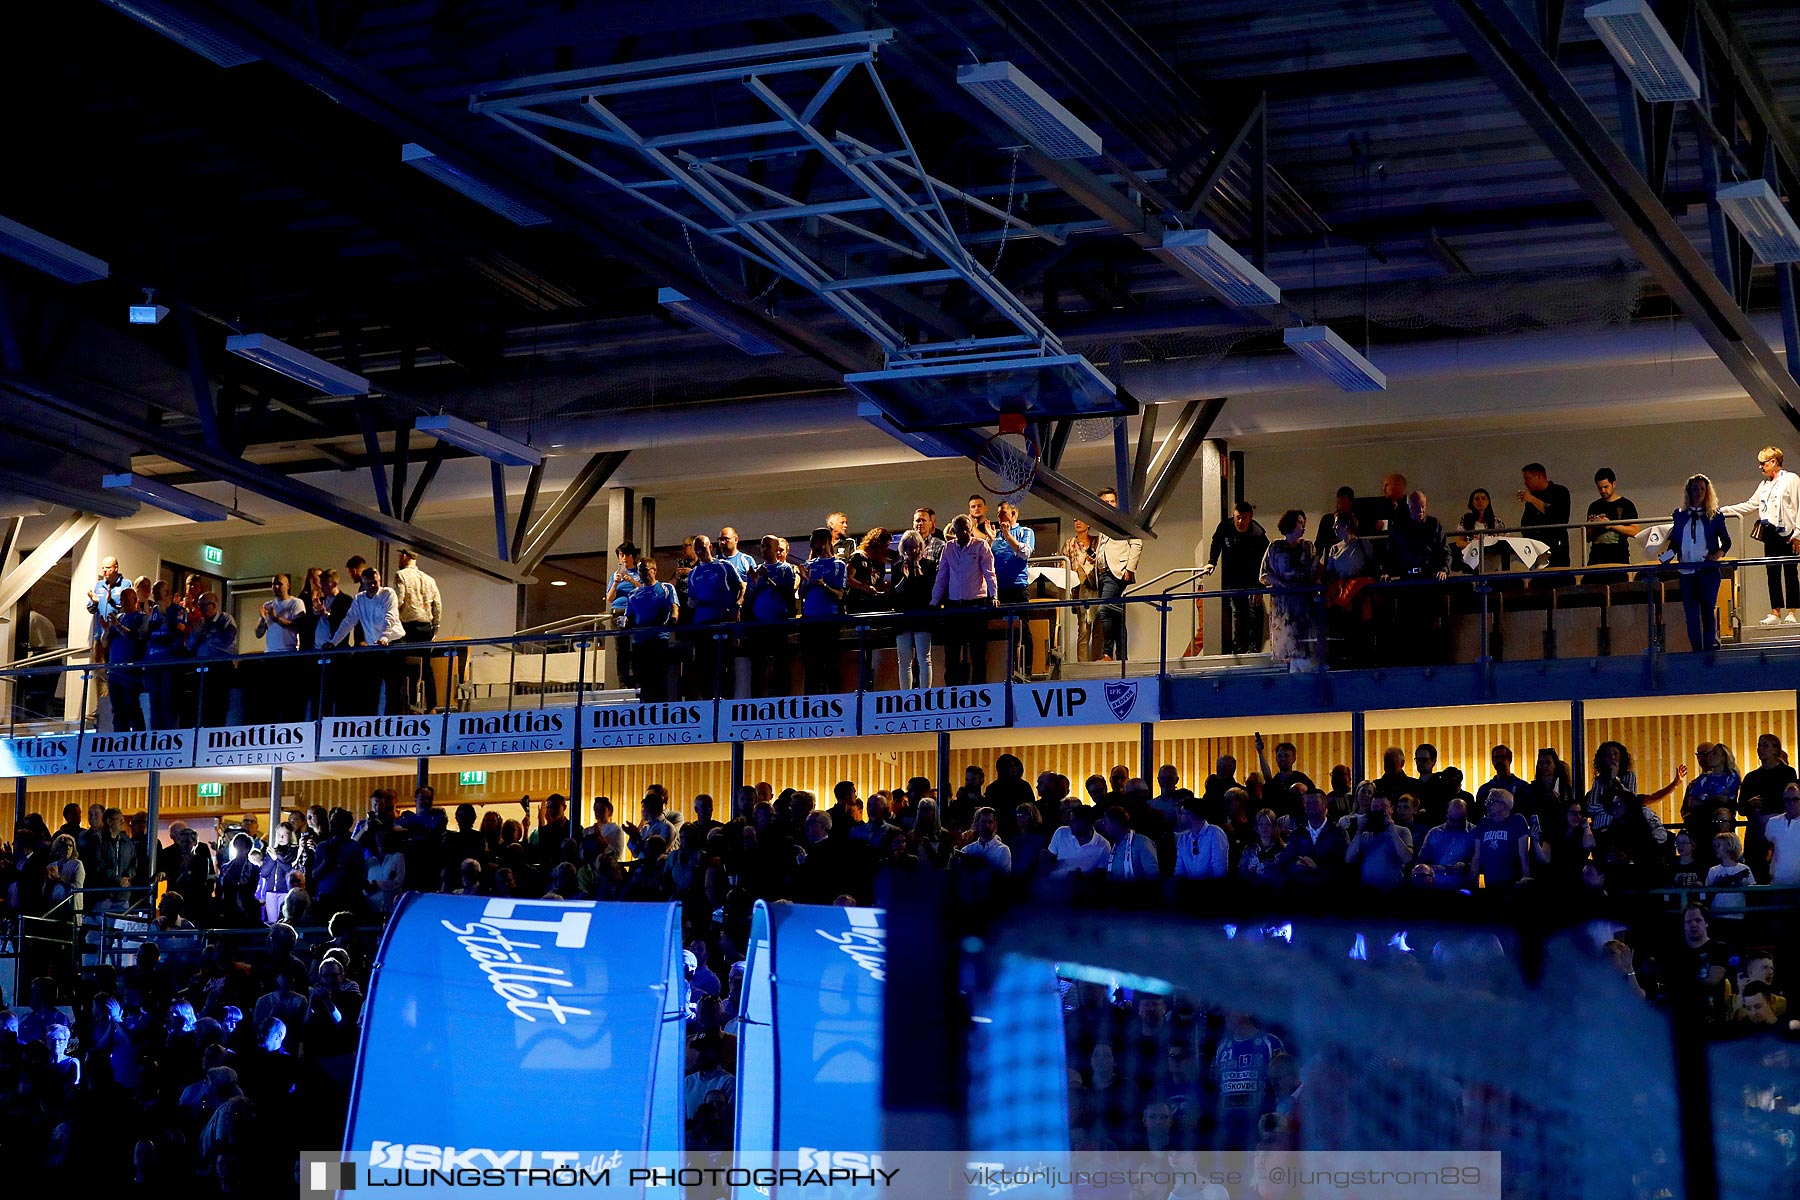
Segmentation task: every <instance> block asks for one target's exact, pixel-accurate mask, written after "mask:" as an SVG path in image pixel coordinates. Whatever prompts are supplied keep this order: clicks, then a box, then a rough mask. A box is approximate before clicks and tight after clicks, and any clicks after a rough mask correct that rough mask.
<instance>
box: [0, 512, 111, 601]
mask: <svg viewBox="0 0 1800 1200" xmlns="http://www.w3.org/2000/svg"><path fill="white" fill-rule="evenodd" d="M98 524H100V518H98V517H96V516H94V515H92V514H91V513H79V512H78V513H76V514H75V515H74V516H72V517H70V518H69V519H68V520H66V521H64V522H63V523H62V524H61V525H59V526H57V528H56V532H54V533H52V534H51V535H50V536H49V537H47V538H45V539H44V540H43V541H41V542H39V543H38V544H37V549H35V550H33V551H32V552H31V553H30V554H29V555H27V556H26V558H25V561H24V562H22V563H20V564H19V565H18V566H16V567H14V568H13V569H12V570H10V571H8V572H6V573H5V575H4V576H0V612H8V611H10V610H11V609H12V606H13V605H15V604H17V603H18V602H19V601H20V600H23V599H24V598H25V593H26V592H29V591H30V590H31V589H32V586H33V585H34V584H36V583H37V581H38V580H40V579H42V578H43V577H44V576H45V575H47V574H49V572H50V568H52V567H54V566H55V565H56V564H57V563H59V562H61V561H62V557H63V555H65V554H67V553H68V552H69V551H70V550H73V549H74V548H75V544H76V543H77V542H79V541H80V540H81V539H82V538H84V537H86V536H87V535H88V534H90V533H92V532H93V531H94V527H95V526H96V525H98Z"/></svg>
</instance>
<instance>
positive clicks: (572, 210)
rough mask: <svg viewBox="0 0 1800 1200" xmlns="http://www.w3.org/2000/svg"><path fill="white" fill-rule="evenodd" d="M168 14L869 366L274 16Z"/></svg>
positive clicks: (679, 276)
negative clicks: (609, 218)
mask: <svg viewBox="0 0 1800 1200" xmlns="http://www.w3.org/2000/svg"><path fill="white" fill-rule="evenodd" d="M164 3H165V4H166V5H167V6H168V7H169V8H171V9H174V10H176V11H177V12H180V13H182V14H184V15H186V16H188V17H191V18H193V19H194V20H196V21H198V22H200V23H201V24H203V25H204V26H206V27H208V28H210V29H212V30H214V31H216V32H218V33H219V34H221V35H222V36H225V37H227V38H229V39H230V40H231V41H233V42H234V43H236V44H237V45H239V46H242V47H243V48H244V49H245V50H246V51H247V52H249V53H252V54H255V55H256V56H257V57H258V58H260V59H262V60H263V61H264V62H266V63H269V64H270V65H272V66H274V67H275V68H277V69H278V70H281V71H284V72H286V73H287V74H288V75H290V76H292V77H293V78H295V79H297V80H299V81H301V82H302V83H305V84H307V85H308V86H310V87H313V88H316V89H317V90H318V91H320V92H323V93H324V94H325V95H326V96H329V97H330V98H331V99H332V100H333V101H334V102H335V103H337V104H340V105H343V106H344V107H346V108H348V109H350V110H351V111H353V112H356V113H359V114H361V115H362V116H364V117H366V118H368V119H369V120H371V121H373V122H374V123H375V124H377V125H379V126H381V127H382V128H384V129H386V130H388V131H389V132H391V133H393V134H394V136H395V137H396V139H397V140H398V141H401V142H417V143H419V144H421V145H424V146H427V147H429V148H430V149H431V151H432V152H433V153H434V154H436V155H437V156H438V157H439V158H441V159H443V160H445V161H446V162H450V163H453V164H454V165H456V166H457V167H459V168H460V169H463V170H466V171H468V172H470V173H471V174H473V175H475V176H476V177H478V178H482V179H489V180H495V181H499V180H504V181H505V186H506V188H507V190H508V192H509V193H511V194H512V195H514V196H515V197H516V198H517V199H518V200H520V201H523V202H524V203H526V204H529V205H530V206H531V207H532V208H535V209H537V210H538V211H540V212H542V213H545V214H547V215H549V216H550V217H551V219H552V220H553V221H555V222H557V223H558V224H560V225H562V226H564V227H566V228H570V229H573V230H575V231H576V232H577V233H579V234H580V235H581V236H583V237H585V238H587V239H588V240H589V241H591V242H593V243H594V244H596V245H598V246H599V247H601V248H602V249H603V250H605V251H606V252H607V253H608V254H610V255H612V256H613V257H615V258H618V259H621V260H623V261H625V262H627V263H630V264H632V265H633V266H635V267H637V268H638V269H640V270H642V271H644V272H645V273H647V274H649V275H652V276H654V277H656V278H658V279H661V280H662V281H663V282H665V283H666V284H668V285H669V286H672V287H675V288H678V289H680V290H681V291H683V292H685V293H687V294H688V295H704V294H708V293H710V294H713V295H716V296H718V297H719V299H720V300H721V301H722V302H723V303H725V304H726V305H729V306H730V307H731V309H732V311H733V313H734V315H735V316H736V317H737V319H739V320H741V321H742V322H743V323H744V324H745V325H746V326H748V327H750V328H752V329H754V330H756V331H757V332H758V334H759V335H761V336H764V337H767V338H768V339H770V340H771V341H774V342H777V343H779V344H781V345H783V346H788V347H791V348H793V349H794V350H797V351H799V352H800V353H803V354H810V355H812V356H813V357H815V358H817V359H819V360H820V361H821V362H827V363H830V364H832V365H833V366H834V367H836V368H837V369H838V370H840V371H860V370H864V369H866V368H867V367H868V365H869V364H868V358H867V356H866V355H865V354H863V353H861V352H859V351H858V350H856V349H855V348H852V347H849V346H845V345H843V344H842V343H840V342H838V341H836V340H835V339H833V338H830V337H827V336H823V335H821V334H818V333H817V332H815V331H814V330H812V329H810V328H808V327H806V326H804V325H801V324H797V323H794V322H791V321H786V320H781V319H779V318H776V317H773V316H771V315H770V314H769V313H768V312H767V310H766V309H764V308H762V307H760V306H758V305H756V304H753V303H752V302H751V298H750V297H749V296H748V295H747V294H746V293H745V292H744V291H743V290H742V289H741V288H739V287H738V286H737V285H736V284H735V283H734V282H732V281H731V280H729V279H722V278H715V277H713V276H711V275H708V274H706V273H705V272H703V271H701V270H700V269H699V268H698V267H697V266H696V264H695V263H694V261H693V258H692V256H691V255H689V254H688V253H687V252H686V250H685V249H683V248H682V247H681V246H680V245H679V244H678V243H675V242H670V241H668V240H667V239H665V238H663V237H661V236H659V235H658V234H657V233H655V232H654V231H652V230H650V229H647V228H644V227H643V226H642V225H637V224H632V225H629V226H626V227H620V226H619V225H618V224H616V223H613V222H609V221H607V220H606V219H605V218H604V217H603V216H600V215H597V214H596V213H595V212H594V211H593V210H592V209H591V208H590V207H589V206H587V205H586V204H585V203H584V202H583V201H582V199H581V197H580V195H579V193H578V192H577V191H576V190H575V189H573V188H571V187H570V186H569V185H568V183H567V182H566V181H565V180H563V179H562V178H560V177H559V176H558V175H557V174H556V172H555V171H554V169H552V168H550V167H549V166H548V165H545V166H544V167H538V166H536V165H535V164H532V163H528V162H521V161H519V160H518V159H517V158H516V157H513V156H510V155H506V154H502V153H499V152H498V151H497V150H496V149H495V148H494V147H493V146H491V145H488V144H486V142H485V139H483V138H482V137H481V136H480V135H481V132H482V127H481V124H480V123H479V122H477V121H474V120H473V119H471V118H469V117H468V116H467V115H466V114H459V113H457V112H456V111H455V110H453V109H449V108H446V107H444V106H441V105H439V104H436V103H435V102H432V101H428V100H424V99H421V98H420V97H418V96H415V95H413V94H411V93H410V92H408V91H406V90H405V89H404V88H402V87H400V86H399V85H397V84H395V83H394V82H393V81H392V80H390V79H388V78H387V77H385V76H384V75H382V74H380V73H379V72H377V71H374V70H371V69H369V68H368V67H365V66H364V65H362V64H361V63H359V62H357V61H356V59H354V58H352V57H351V56H350V55H348V54H346V53H345V52H344V51H343V50H342V49H341V48H339V47H335V46H332V45H330V44H328V43H326V42H325V41H323V40H321V39H320V38H317V37H314V36H312V35H311V34H310V33H309V32H308V31H307V30H306V29H305V28H304V27H303V26H301V25H299V24H297V23H295V22H293V21H291V20H289V19H288V18H287V17H285V16H283V15H282V14H281V13H279V12H277V11H275V10H274V9H273V8H272V7H267V6H264V5H260V4H244V3H241V2H239V0H164Z"/></svg>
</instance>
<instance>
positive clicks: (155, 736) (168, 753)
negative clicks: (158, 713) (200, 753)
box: [81, 729, 194, 771]
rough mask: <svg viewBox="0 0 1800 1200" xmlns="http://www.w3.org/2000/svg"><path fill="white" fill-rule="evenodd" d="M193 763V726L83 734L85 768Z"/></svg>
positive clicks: (146, 768) (151, 768)
mask: <svg viewBox="0 0 1800 1200" xmlns="http://www.w3.org/2000/svg"><path fill="white" fill-rule="evenodd" d="M193 765H194V731H193V730H192V729H169V730H161V731H156V732H140V733H88V734H84V735H82V739H81V769H82V770H83V771H173V770H177V769H179V768H181V767H191V766H193Z"/></svg>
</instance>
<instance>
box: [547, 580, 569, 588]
mask: <svg viewBox="0 0 1800 1200" xmlns="http://www.w3.org/2000/svg"><path fill="white" fill-rule="evenodd" d="M550 586H551V587H568V586H569V581H568V580H566V579H552V580H551V581H550Z"/></svg>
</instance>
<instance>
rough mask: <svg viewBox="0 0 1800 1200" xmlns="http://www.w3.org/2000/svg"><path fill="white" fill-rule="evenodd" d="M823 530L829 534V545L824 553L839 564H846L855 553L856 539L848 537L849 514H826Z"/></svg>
mask: <svg viewBox="0 0 1800 1200" xmlns="http://www.w3.org/2000/svg"><path fill="white" fill-rule="evenodd" d="M825 528H826V530H827V531H828V532H829V533H830V534H831V540H830V543H829V545H827V546H826V553H827V554H829V555H830V556H831V557H833V558H835V559H837V560H838V561H839V562H841V563H848V562H849V561H850V556H851V555H852V554H855V553H856V539H855V538H854V537H852V536H850V517H849V514H847V513H841V512H834V513H827V514H826V515H825Z"/></svg>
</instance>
